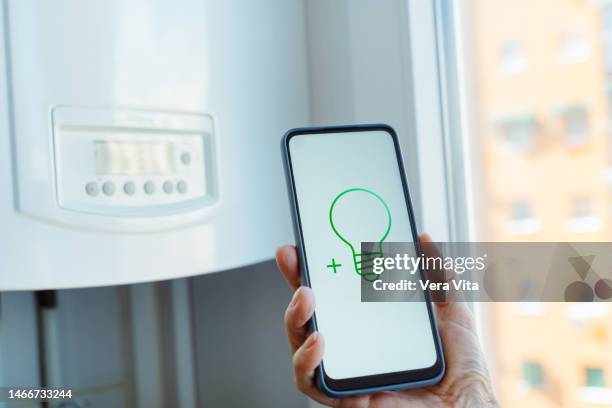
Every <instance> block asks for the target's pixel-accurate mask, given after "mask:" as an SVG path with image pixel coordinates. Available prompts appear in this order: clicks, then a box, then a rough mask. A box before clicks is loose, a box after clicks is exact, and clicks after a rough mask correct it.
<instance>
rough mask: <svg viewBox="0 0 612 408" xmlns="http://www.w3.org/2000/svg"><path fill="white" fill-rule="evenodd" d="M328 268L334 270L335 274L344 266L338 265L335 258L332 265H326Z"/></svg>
mask: <svg viewBox="0 0 612 408" xmlns="http://www.w3.org/2000/svg"><path fill="white" fill-rule="evenodd" d="M326 266H327V267H328V268H333V269H334V273H336V272H337V271H336V269H338V268H339V267H341V266H342V264H339V263H336V260H335V259H334V258H332V260H331V263H330V264H329V265H326Z"/></svg>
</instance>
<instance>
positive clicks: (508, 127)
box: [497, 114, 536, 151]
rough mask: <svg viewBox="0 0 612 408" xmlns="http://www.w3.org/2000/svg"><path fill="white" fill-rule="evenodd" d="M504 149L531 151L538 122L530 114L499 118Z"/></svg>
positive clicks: (498, 122)
mask: <svg viewBox="0 0 612 408" xmlns="http://www.w3.org/2000/svg"><path fill="white" fill-rule="evenodd" d="M497 126H498V127H499V131H500V133H501V136H502V139H503V142H504V148H505V149H507V150H515V151H529V150H531V149H532V148H533V145H534V138H535V131H536V120H535V117H534V116H532V115H530V114H515V115H508V116H503V117H501V118H498V120H497Z"/></svg>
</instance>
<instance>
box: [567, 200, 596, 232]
mask: <svg viewBox="0 0 612 408" xmlns="http://www.w3.org/2000/svg"><path fill="white" fill-rule="evenodd" d="M571 205H572V207H571V215H570V219H569V220H568V221H567V224H566V229H567V230H568V231H569V232H574V233H586V232H595V231H598V230H599V229H601V227H602V221H601V218H600V217H599V216H598V215H597V214H596V213H595V210H594V208H593V202H592V201H591V200H590V199H589V198H587V197H576V198H574V199H573V200H572V204H571Z"/></svg>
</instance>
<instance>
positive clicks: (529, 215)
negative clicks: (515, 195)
mask: <svg viewBox="0 0 612 408" xmlns="http://www.w3.org/2000/svg"><path fill="white" fill-rule="evenodd" d="M539 229H540V223H539V221H538V220H537V219H536V217H535V216H534V214H533V208H532V207H531V203H529V202H528V201H517V202H514V203H512V204H511V206H510V222H509V224H508V231H509V233H510V234H511V235H530V234H535V233H536V232H537V231H538V230H539Z"/></svg>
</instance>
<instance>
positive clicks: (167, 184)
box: [162, 180, 174, 194]
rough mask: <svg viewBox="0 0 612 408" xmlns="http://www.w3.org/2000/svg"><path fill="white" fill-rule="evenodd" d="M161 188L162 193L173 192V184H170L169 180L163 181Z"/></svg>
mask: <svg viewBox="0 0 612 408" xmlns="http://www.w3.org/2000/svg"><path fill="white" fill-rule="evenodd" d="M162 188H163V189H164V193H166V194H171V193H172V192H173V191H174V184H172V182H171V181H170V180H168V181H164V184H162Z"/></svg>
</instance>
